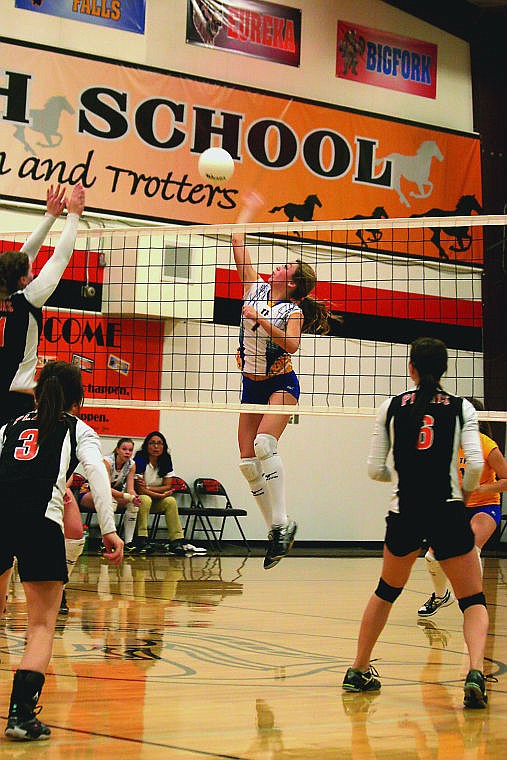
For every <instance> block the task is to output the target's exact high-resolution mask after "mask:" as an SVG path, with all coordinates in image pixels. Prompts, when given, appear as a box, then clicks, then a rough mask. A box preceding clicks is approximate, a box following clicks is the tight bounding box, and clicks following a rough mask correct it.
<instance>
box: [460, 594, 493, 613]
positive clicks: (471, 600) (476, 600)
mask: <svg viewBox="0 0 507 760" xmlns="http://www.w3.org/2000/svg"><path fill="white" fill-rule="evenodd" d="M458 604H459V608H460V610H461V612H464V611H465V610H466V609H468V608H469V607H473V606H474V604H482V605H483V607H486V606H487V605H486V597H485V596H484V594H483V593H482V591H481V593H480V594H472V596H463V597H462V598H461V599H458Z"/></svg>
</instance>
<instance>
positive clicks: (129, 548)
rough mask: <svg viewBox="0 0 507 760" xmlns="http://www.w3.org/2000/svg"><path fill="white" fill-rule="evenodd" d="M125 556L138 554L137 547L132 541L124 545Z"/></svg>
mask: <svg viewBox="0 0 507 760" xmlns="http://www.w3.org/2000/svg"><path fill="white" fill-rule="evenodd" d="M123 554H124V555H126V556H127V557H128V556H129V555H131V554H137V546H136V545H135V543H134V542H133V541H130V543H128V544H125V545H124V547H123Z"/></svg>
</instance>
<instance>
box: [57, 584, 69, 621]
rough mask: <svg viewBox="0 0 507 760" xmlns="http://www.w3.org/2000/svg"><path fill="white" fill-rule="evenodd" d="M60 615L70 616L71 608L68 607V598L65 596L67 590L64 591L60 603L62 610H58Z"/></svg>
mask: <svg viewBox="0 0 507 760" xmlns="http://www.w3.org/2000/svg"><path fill="white" fill-rule="evenodd" d="M58 614H59V615H68V614H69V607H68V605H67V597H66V595H65V589H63V591H62V601H61V602H60V609H59V610H58Z"/></svg>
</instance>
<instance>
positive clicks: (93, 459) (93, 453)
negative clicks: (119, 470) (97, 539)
mask: <svg viewBox="0 0 507 760" xmlns="http://www.w3.org/2000/svg"><path fill="white" fill-rule="evenodd" d="M76 439H77V450H76V454H77V457H78V459H79V461H80V462H81V464H82V465H83V468H84V471H85V475H86V479H87V480H88V482H89V484H90V490H91V492H92V496H93V503H94V506H95V509H96V510H97V517H98V519H99V525H100V530H101V533H102V535H105V534H106V533H115V532H116V525H115V522H114V512H113V506H112V497H111V483H110V481H109V475H108V474H107V470H106V466H105V464H104V460H103V458H102V452H101V450H100V439H99V437H98V435H97V433H96V432H95V431H94V430H92V429H91V427H90V426H89V425H86V423H84V422H83V421H82V420H78V421H77V427H76Z"/></svg>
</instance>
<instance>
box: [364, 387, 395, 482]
mask: <svg viewBox="0 0 507 760" xmlns="http://www.w3.org/2000/svg"><path fill="white" fill-rule="evenodd" d="M390 403H391V399H390V398H388V399H386V400H385V401H384V402H383V403H382V404H381V405H380V407H379V410H378V412H377V417H376V419H375V427H374V429H373V434H372V437H371V442H370V453H369V454H368V475H369V476H370V478H371V479H372V480H382V481H384V482H388V481H390V480H391V470H390V469H389V467H388V466H387V465H386V459H387V455H388V454H389V451H390V448H391V442H390V440H389V434H388V432H387V428H386V420H387V410H388V409H389V404H390Z"/></svg>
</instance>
